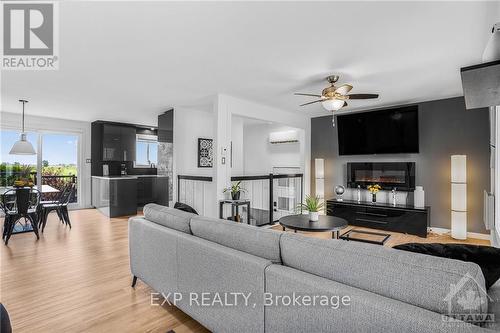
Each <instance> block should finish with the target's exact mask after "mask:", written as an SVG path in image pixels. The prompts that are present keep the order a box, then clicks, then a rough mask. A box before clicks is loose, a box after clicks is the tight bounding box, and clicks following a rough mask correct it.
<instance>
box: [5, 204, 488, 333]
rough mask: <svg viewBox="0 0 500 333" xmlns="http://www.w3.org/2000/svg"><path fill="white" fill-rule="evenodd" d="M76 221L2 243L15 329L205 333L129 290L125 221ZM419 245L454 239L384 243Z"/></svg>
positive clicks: (91, 215)
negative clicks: (38, 235)
mask: <svg viewBox="0 0 500 333" xmlns="http://www.w3.org/2000/svg"><path fill="white" fill-rule="evenodd" d="M70 216H71V221H72V225H73V228H72V229H71V230H70V229H69V228H68V227H66V226H64V225H62V224H61V223H59V221H58V220H57V217H56V215H55V214H51V215H50V217H49V221H48V223H47V227H46V229H45V233H44V234H43V236H41V238H40V240H38V241H37V240H36V237H35V235H34V234H33V233H26V234H17V235H13V236H12V238H11V239H10V241H9V246H5V245H4V244H3V243H2V244H0V259H1V261H0V269H1V273H0V301H1V302H2V303H4V305H5V306H6V308H7V310H8V311H9V314H10V317H11V321H12V325H13V329H14V332H16V333H19V332H51V333H58V332H163V333H164V332H167V331H168V330H175V332H176V333H182V332H206V331H207V330H206V329H205V328H204V327H203V326H201V325H200V324H199V323H197V322H196V321H195V320H193V319H192V318H190V317H189V316H188V315H186V314H184V313H183V312H182V311H180V310H178V309H176V308H175V307H173V306H168V305H165V306H162V307H160V306H151V305H150V293H151V292H153V290H151V289H150V288H149V287H147V286H146V285H145V284H144V283H142V282H141V281H138V283H137V286H136V288H135V289H133V288H131V287H130V283H131V276H130V271H129V259H128V234H127V233H128V225H127V218H113V219H109V218H107V217H105V216H103V215H101V214H100V213H99V212H98V211H96V210H93V209H87V210H80V211H72V212H70ZM2 224H3V223H2ZM274 228H277V229H278V230H281V228H280V227H279V226H275V227H274ZM312 235H313V236H315V237H324V238H330V237H331V233H314V234H312ZM413 241H422V242H451V241H453V242H454V240H452V239H451V238H450V237H449V236H446V235H445V236H441V235H431V236H430V237H428V238H426V239H423V238H418V237H414V236H407V235H403V234H397V233H392V236H391V239H390V240H389V241H388V242H387V243H386V246H393V245H395V244H398V243H404V242H413ZM467 242H468V243H475V244H484V245H487V244H489V242H488V241H485V240H472V239H469V240H468V241H467Z"/></svg>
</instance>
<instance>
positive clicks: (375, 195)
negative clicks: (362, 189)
mask: <svg viewBox="0 0 500 333" xmlns="http://www.w3.org/2000/svg"><path fill="white" fill-rule="evenodd" d="M372 202H373V203H375V202H377V193H372Z"/></svg>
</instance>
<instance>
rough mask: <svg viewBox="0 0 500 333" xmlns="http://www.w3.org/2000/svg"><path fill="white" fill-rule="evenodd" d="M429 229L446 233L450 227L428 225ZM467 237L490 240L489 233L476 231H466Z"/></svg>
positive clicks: (437, 232)
mask: <svg viewBox="0 0 500 333" xmlns="http://www.w3.org/2000/svg"><path fill="white" fill-rule="evenodd" d="M428 229H429V231H432V232H435V233H436V234H440V235H441V234H448V233H450V232H451V230H450V229H446V228H436V227H430V228H428ZM467 238H475V239H485V240H489V241H491V235H488V234H480V233H478V232H468V233H467Z"/></svg>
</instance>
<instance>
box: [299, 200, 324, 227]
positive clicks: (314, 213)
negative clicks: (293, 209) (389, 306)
mask: <svg viewBox="0 0 500 333" xmlns="http://www.w3.org/2000/svg"><path fill="white" fill-rule="evenodd" d="M323 207H324V203H323V202H322V201H321V200H320V198H319V196H314V197H313V196H309V195H307V196H306V202H305V203H301V204H299V205H298V206H297V208H298V209H304V210H307V211H308V212H309V220H310V221H313V222H315V221H318V220H319V211H320V210H321V209H322V208H323Z"/></svg>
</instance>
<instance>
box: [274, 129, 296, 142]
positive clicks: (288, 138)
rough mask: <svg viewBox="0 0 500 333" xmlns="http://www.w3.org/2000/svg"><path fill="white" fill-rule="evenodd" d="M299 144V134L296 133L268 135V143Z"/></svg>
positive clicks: (285, 132)
mask: <svg viewBox="0 0 500 333" xmlns="http://www.w3.org/2000/svg"><path fill="white" fill-rule="evenodd" d="M291 142H299V133H298V132H297V131H281V132H271V133H269V143H272V144H278V143H291Z"/></svg>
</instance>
